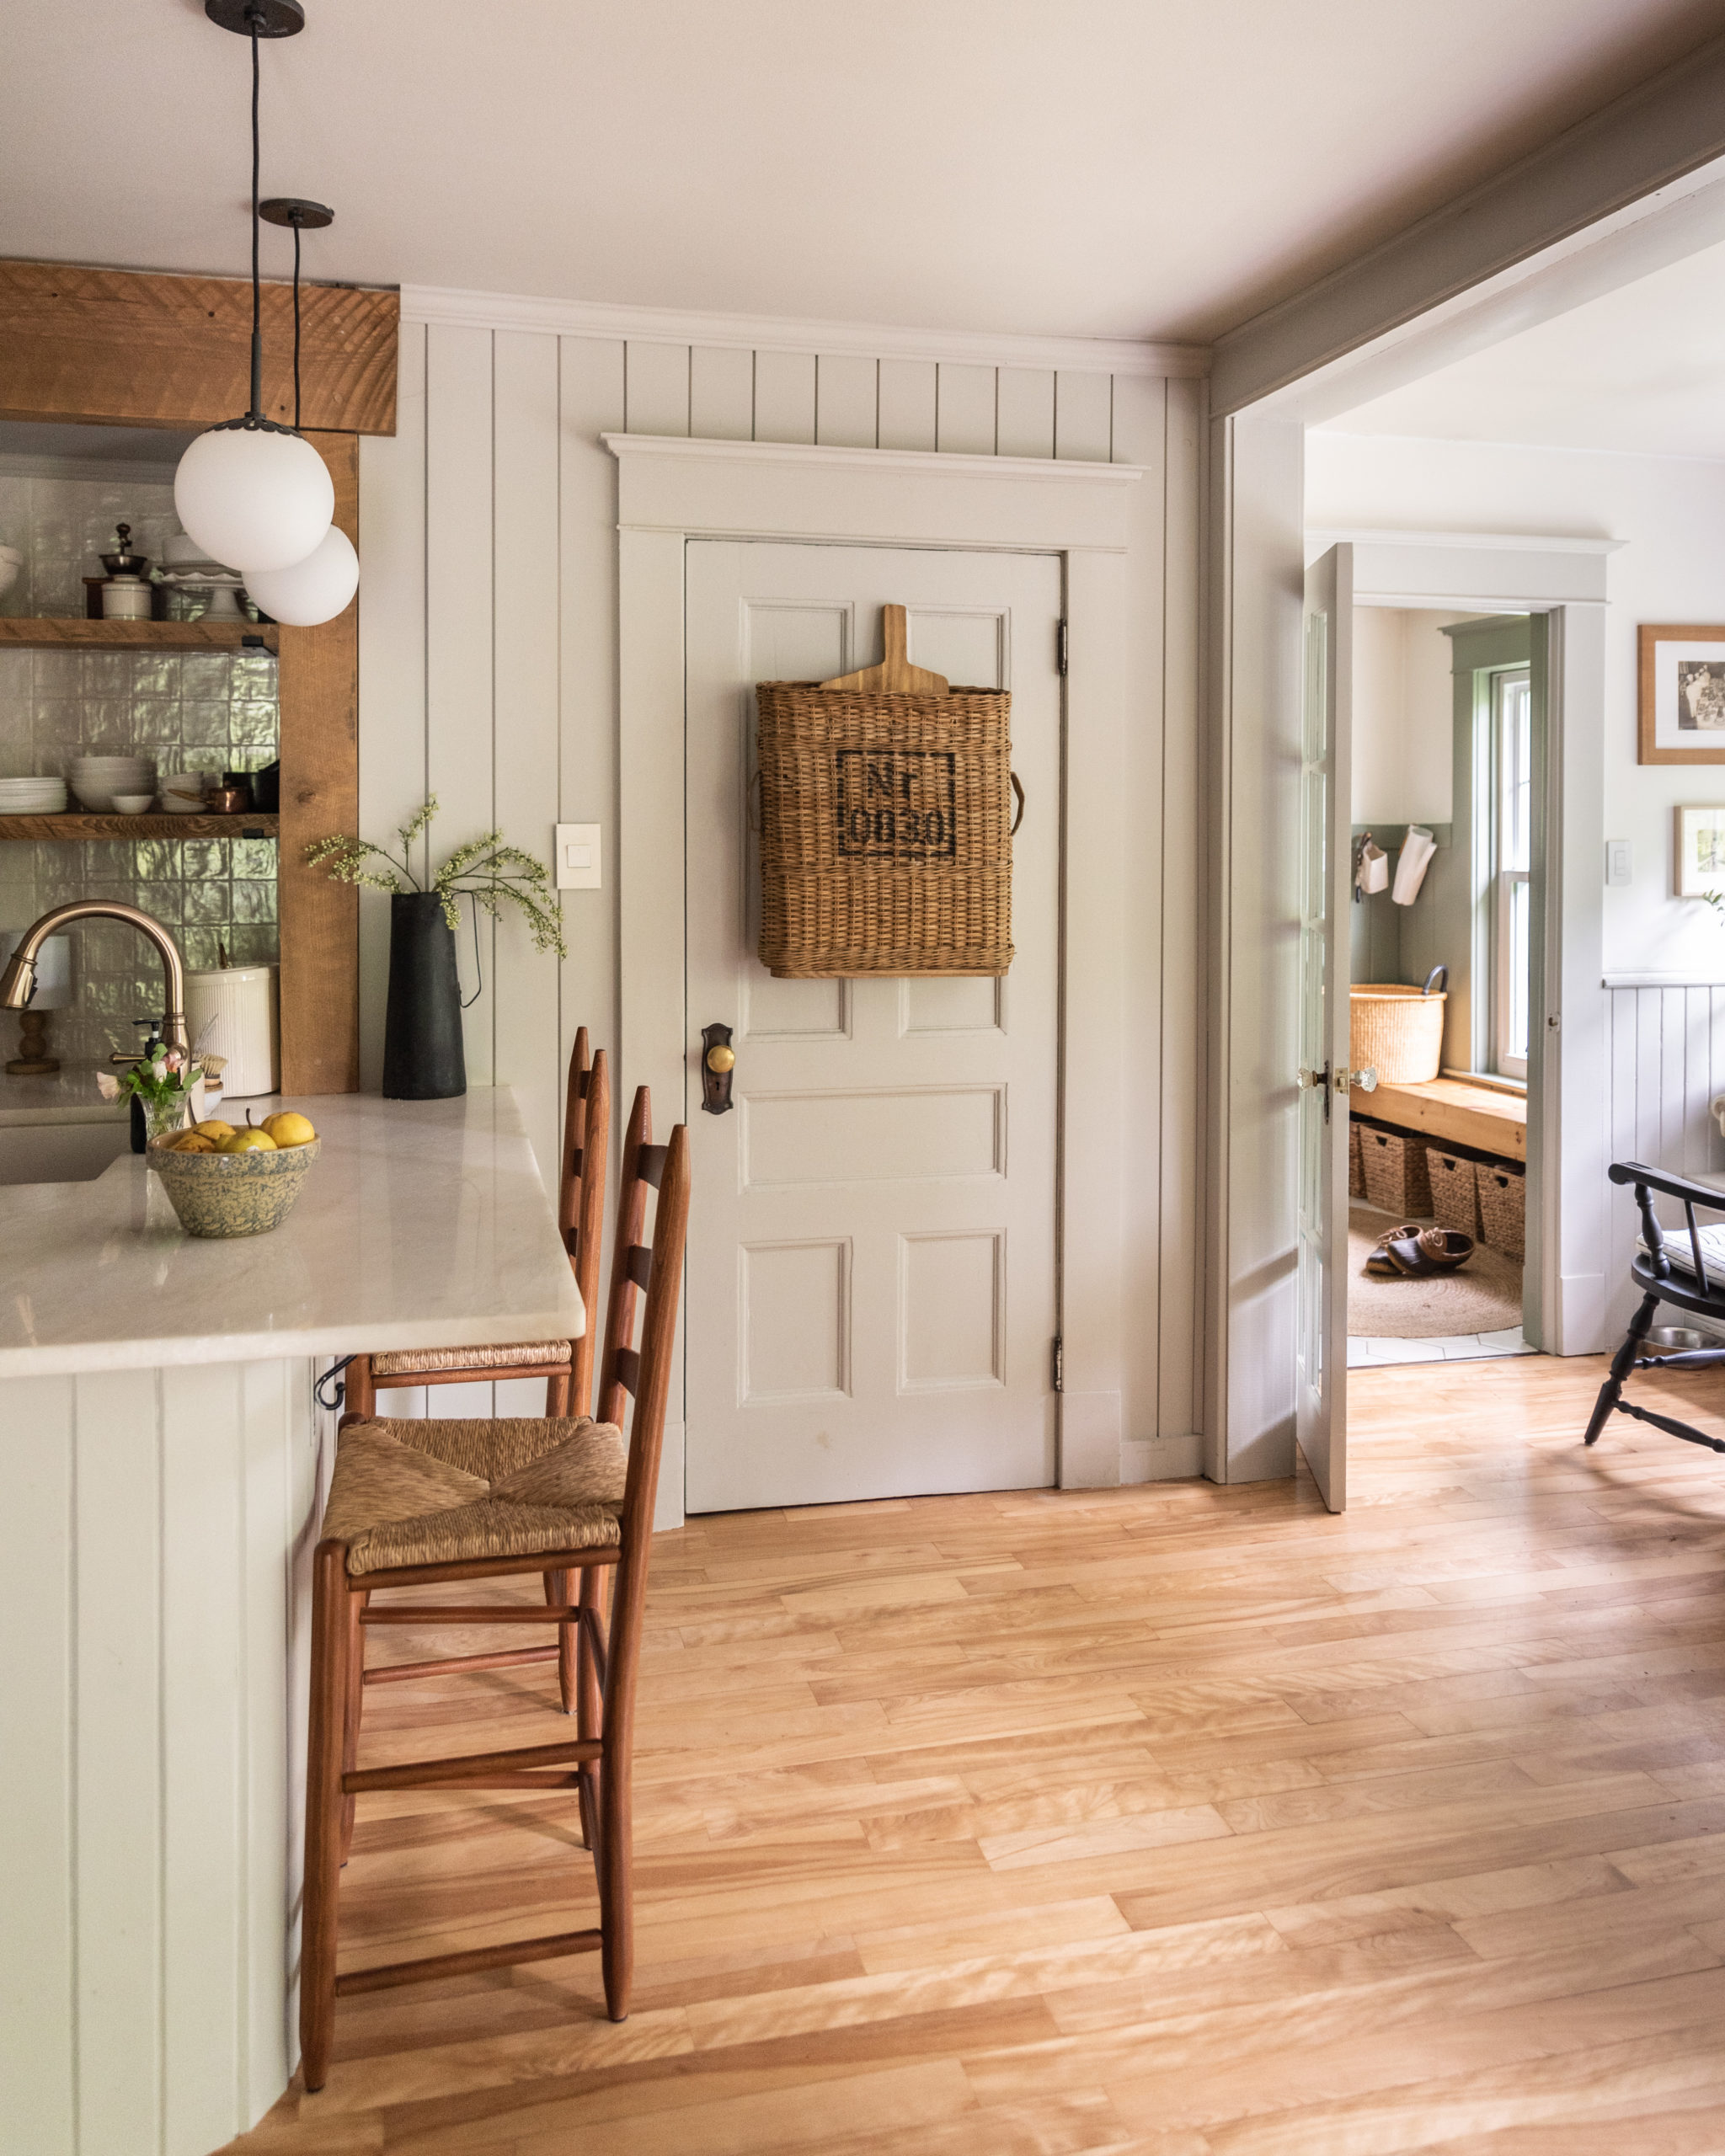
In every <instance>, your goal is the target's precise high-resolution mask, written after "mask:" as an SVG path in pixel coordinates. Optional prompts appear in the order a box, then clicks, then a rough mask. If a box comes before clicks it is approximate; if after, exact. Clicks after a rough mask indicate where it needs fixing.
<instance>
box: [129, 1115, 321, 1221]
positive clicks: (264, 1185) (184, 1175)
mask: <svg viewBox="0 0 1725 2156" xmlns="http://www.w3.org/2000/svg"><path fill="white" fill-rule="evenodd" d="M170 1135H172V1136H177V1135H178V1133H177V1132H175V1133H170ZM147 1157H148V1160H149V1163H150V1166H152V1168H153V1169H154V1170H155V1171H156V1172H157V1174H158V1176H160V1177H161V1178H162V1185H163V1189H164V1190H166V1192H167V1193H168V1199H169V1202H170V1203H172V1205H173V1207H174V1211H175V1212H176V1213H177V1214H179V1225H180V1226H181V1227H182V1228H184V1230H185V1231H186V1233H187V1234H188V1235H267V1234H268V1233H269V1231H270V1229H271V1228H279V1227H280V1225H281V1224H282V1222H283V1221H284V1220H285V1219H286V1218H287V1216H288V1214H290V1213H291V1211H292V1210H293V1203H294V1200H295V1199H296V1198H297V1197H298V1196H299V1194H300V1186H301V1185H302V1183H303V1182H304V1181H305V1179H306V1171H307V1169H308V1168H309V1167H310V1166H311V1165H312V1161H315V1160H316V1159H317V1157H318V1140H317V1139H315V1138H313V1139H312V1140H311V1141H310V1142H309V1143H308V1144H307V1145H287V1146H284V1147H282V1148H281V1150H280V1151H278V1152H275V1153H264V1152H257V1153H176V1152H174V1151H173V1150H172V1149H171V1148H169V1147H168V1145H165V1144H164V1143H163V1140H162V1139H159V1138H152V1139H151V1140H150V1143H149V1146H148V1149H147Z"/></svg>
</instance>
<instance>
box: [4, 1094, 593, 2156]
mask: <svg viewBox="0 0 1725 2156" xmlns="http://www.w3.org/2000/svg"><path fill="white" fill-rule="evenodd" d="M252 1105H253V1106H254V1109H255V1112H256V1114H257V1116H258V1118H259V1120H261V1119H262V1117H263V1114H264V1113H265V1112H266V1109H267V1108H269V1107H274V1106H275V1105H276V1104H275V1102H268V1103H265V1102H257V1103H254V1104H252ZM294 1105H296V1106H302V1105H303V1106H304V1107H307V1109H309V1111H310V1112H311V1113H312V1116H313V1118H314V1119H315V1121H316V1123H317V1125H318V1133H319V1135H320V1137H321V1138H322V1140H323V1146H322V1152H321V1156H320V1158H319V1159H318V1161H317V1162H316V1163H315V1165H314V1166H313V1167H312V1171H311V1174H310V1175H309V1177H307V1182H306V1185H305V1188H304V1192H303V1194H302V1197H301V1198H300V1201H299V1203H298V1204H297V1206H296V1209H294V1211H293V1212H292V1213H291V1214H290V1215H289V1217H288V1219H286V1221H285V1222H284V1223H283V1225H281V1226H280V1228H278V1229H277V1230H275V1232H274V1233H273V1234H271V1235H260V1236H256V1237H248V1238H245V1239H241V1240H236V1241H208V1242H200V1241H194V1240H192V1239H190V1237H188V1236H186V1235H184V1234H183V1233H182V1232H181V1230H180V1229H179V1225H178V1223H177V1221H176V1220H175V1219H174V1213H173V1209H172V1208H171V1207H170V1206H169V1205H168V1200H167V1197H166V1194H165V1193H164V1192H163V1188H162V1186H161V1182H160V1180H159V1178H158V1177H156V1176H154V1175H153V1174H152V1173H151V1172H150V1171H148V1170H147V1168H146V1167H145V1165H144V1162H143V1161H142V1159H141V1158H139V1157H137V1156H136V1155H131V1154H129V1153H128V1154H126V1155H123V1156H122V1157H121V1158H120V1160H118V1161H115V1162H114V1163H113V1165H112V1166H110V1167H109V1168H108V1169H107V1170H106V1171H104V1173H103V1174H102V1175H100V1176H99V1177H96V1178H95V1179H94V1180H93V1181H90V1182H72V1183H26V1184H21V1185H18V1186H15V1187H8V1188H0V1458H3V1461H4V1477H5V1481H4V1486H5V1491H6V1496H7V1501H8V1502H7V1506H6V1518H7V1536H6V1543H7V1546H6V1552H5V1557H6V1561H5V1563H4V1566H0V1622H3V1624H4V1626H5V1636H6V1637H7V1638H8V1641H10V1642H11V1646H10V1650H9V1652H8V1674H7V1681H6V1687H5V1693H6V1707H5V1720H6V1742H5V1744H4V1746H3V1747H0V1817H3V1818H4V1820H5V1822H6V1832H5V1833H4V1834H3V1835H0V1909H3V1910H4V1912H5V1914H4V1919H3V1921H0V2052H3V2053H4V2054H5V2071H4V2073H3V2074H0V2082H3V2084H4V2086H5V2095H4V2096H3V2098H0V2108H3V2111H4V2115H5V2117H6V2120H7V2125H6V2129H5V2137H6V2140H7V2144H8V2146H15V2147H17V2148H19V2149H20V2150H23V2149H24V2148H28V2149H29V2151H30V2152H31V2156H146V2152H148V2153H149V2156H206V2152H207V2151H209V2150H211V2149H212V2148H218V2147H219V2146H221V2144H222V2143H224V2142H226V2141H227V2140H229V2139H230V2138H232V2136H234V2135H235V2134H237V2133H239V2132H244V2131H245V2130H246V2129H247V2128H248V2127H251V2126H252V2125H253V2124H254V2123H255V2122H256V2121H257V2120H258V2119H259V2118H260V2117H261V2116H263V2114H264V2111H267V2110H268V2108H269V2107H270V2105H271V2104H272V2103H273V2102H274V2101H275V2099H276V2098H277V2097H278V2096H279V2095H280V2094H281V2092H282V2090H283V2089H284V2088H285V2087H286V2083H287V2080H288V2077H289V2074H290V2073H291V2069H292V2066H293V2063H294V2059H295V2056H296V2041H295V2038H294V2035H293V2028H294V2021H295V2009H296V2002H295V1999H294V1996H293V1991H294V1986H293V1972H294V1971H295V1970H296V1967H297V1962H298V1940H297V1925H298V1901H299V1845H300V1833H301V1806H302V1755H303V1747H304V1738H305V1689H306V1678H307V1668H306V1653H307V1645H308V1640H307V1632H308V1626H309V1600H308V1578H309V1561H310V1557H311V1552H312V1545H313V1543H314V1541H315V1540H316V1534H317V1527H318V1517H319V1512H320V1508H321V1503H322V1495H323V1488H324V1487H325V1486H326V1484H327V1475H328V1449H329V1447H330V1444H331V1442H332V1439H333V1430H334V1417H333V1416H332V1415H329V1414H328V1413H326V1412H323V1411H322V1410H320V1409H319V1408H318V1406H317V1405H316V1402H315V1401H314V1397H313V1391H312V1386H313V1381H314V1378H315V1376H316V1374H318V1372H319V1371H321V1370H323V1369H326V1368H327V1367H328V1364H330V1363H331V1362H333V1361H334V1360H335V1359H336V1358H339V1357H340V1356H342V1355H344V1354H347V1353H352V1352H354V1351H355V1350H357V1349H361V1348H363V1349H368V1350H375V1349H387V1348H417V1347H433V1346H473V1345H479V1344H499V1343H502V1342H510V1341H515V1340H538V1339H552V1338H557V1337H569V1338H573V1337H576V1336H577V1335H579V1333H580V1332H581V1331H582V1330H583V1328H584V1325H585V1317H584V1314H583V1312H582V1310H581V1306H580V1300H579V1296H578V1294H576V1291H575V1286H574V1279H573V1278H572V1275H571V1273H570V1268H569V1261H568V1259H567V1257H565V1256H564V1254H563V1248H562V1245H561V1242H560V1240H559V1238H558V1232H557V1228H556V1225H555V1221H554V1219H553V1213H552V1209H551V1204H550V1202H549V1200H548V1198H547V1195H546V1191H545V1187H544V1184H543V1182H542V1180H541V1177H540V1174H539V1171H538V1168H537V1165H536V1163H535V1161H534V1159H533V1155H532V1151H531V1148H530V1146H529V1145H528V1143H527V1141H526V1137H525V1135H524V1134H523V1132H522V1129H521V1121H520V1118H519V1116H518V1114H517V1113H516V1110H515V1102H514V1099H513V1097H512V1096H511V1095H510V1093H509V1092H508V1091H505V1090H500V1089H499V1090H487V1091H475V1092H473V1093H469V1094H468V1095H467V1096H466V1097H464V1098H462V1099H460V1100H453V1101H427V1102H407V1101H382V1100H377V1099H373V1098H371V1097H363V1096H354V1095H336V1096H328V1097H322V1098H318V1099H316V1100H312V1101H310V1102H304V1103H300V1102H296V1103H294Z"/></svg>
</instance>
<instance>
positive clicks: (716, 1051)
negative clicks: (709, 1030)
mask: <svg viewBox="0 0 1725 2156" xmlns="http://www.w3.org/2000/svg"><path fill="white" fill-rule="evenodd" d="M736 1067H737V1052H736V1050H735V1049H734V1048H727V1047H726V1046H725V1045H724V1042H723V1041H721V1042H720V1043H718V1046H717V1047H716V1048H710V1049H708V1051H707V1068H708V1070H716V1071H717V1072H718V1075H719V1076H720V1077H723V1076H724V1074H725V1072H726V1071H727V1070H735V1069H736Z"/></svg>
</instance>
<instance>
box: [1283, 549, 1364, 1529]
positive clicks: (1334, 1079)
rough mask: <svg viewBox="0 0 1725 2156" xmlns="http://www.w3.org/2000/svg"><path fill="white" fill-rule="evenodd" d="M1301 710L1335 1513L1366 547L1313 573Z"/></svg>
mask: <svg viewBox="0 0 1725 2156" xmlns="http://www.w3.org/2000/svg"><path fill="white" fill-rule="evenodd" d="M1305 660H1306V680H1305V686H1304V707H1303V711H1302V714H1301V744H1300V1071H1299V1077H1300V1107H1299V1161H1298V1171H1297V1172H1298V1177H1299V1203H1298V1211H1297V1215H1296V1217H1297V1220H1298V1251H1297V1271H1298V1281H1297V1286H1298V1304H1299V1317H1298V1326H1299V1335H1298V1344H1297V1400H1296V1406H1295V1428H1296V1433H1297V1435H1298V1438H1299V1443H1300V1451H1301V1452H1302V1453H1304V1454H1305V1455H1306V1465H1307V1466H1308V1467H1310V1468H1311V1474H1312V1480H1313V1481H1315V1482H1316V1484H1317V1486H1318V1489H1319V1491H1320V1492H1321V1493H1322V1497H1323V1501H1324V1502H1325V1504H1326V1505H1327V1506H1328V1507H1329V1508H1330V1510H1331V1511H1332V1513H1338V1512H1340V1511H1341V1510H1342V1509H1343V1506H1344V1505H1345V1504H1346V1502H1347V1498H1348V1431H1347V1403H1346V1397H1345V1395H1346V1388H1347V1381H1348V1273H1347V1266H1348V1077H1349V1071H1348V1050H1349V1041H1348V1032H1349V1027H1348V905H1349V903H1350V901H1351V898H1352V863H1353V830H1354V824H1353V787H1352V783H1351V778H1350V773H1349V758H1348V750H1349V745H1350V728H1351V725H1352V711H1351V705H1352V698H1353V677H1354V549H1353V547H1351V546H1341V547H1331V549H1330V551H1329V552H1328V553H1327V554H1326V555H1324V556H1323V558H1322V559H1321V560H1320V561H1316V562H1314V563H1312V565H1311V568H1309V569H1308V570H1307V571H1306V650H1305Z"/></svg>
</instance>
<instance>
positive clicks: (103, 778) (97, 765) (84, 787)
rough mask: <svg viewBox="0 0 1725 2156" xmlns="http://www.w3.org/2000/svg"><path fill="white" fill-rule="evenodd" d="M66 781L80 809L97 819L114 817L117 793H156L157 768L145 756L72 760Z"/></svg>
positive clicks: (149, 758)
mask: <svg viewBox="0 0 1725 2156" xmlns="http://www.w3.org/2000/svg"><path fill="white" fill-rule="evenodd" d="M66 777H67V784H68V785H69V786H70V787H71V788H72V792H74V793H75V794H76V795H77V798H78V800H79V801H80V802H81V803H83V806H84V807H85V808H86V809H92V810H93V811H94V812H95V813H96V814H99V815H106V814H112V813H113V809H114V797H115V794H116V793H154V792H155V791H156V766H155V762H154V760H153V759H152V758H151V757H148V756H74V757H73V758H72V760H71V762H70V763H69V764H68V765H67V769H66Z"/></svg>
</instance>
